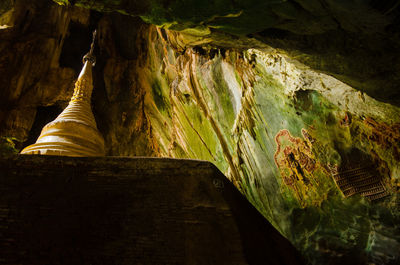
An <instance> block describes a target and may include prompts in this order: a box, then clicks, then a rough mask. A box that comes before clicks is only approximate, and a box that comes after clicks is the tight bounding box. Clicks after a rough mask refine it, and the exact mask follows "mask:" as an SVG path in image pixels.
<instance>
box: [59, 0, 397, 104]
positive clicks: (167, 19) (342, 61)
mask: <svg viewBox="0 0 400 265" xmlns="http://www.w3.org/2000/svg"><path fill="white" fill-rule="evenodd" d="M56 2H58V3H62V4H68V3H70V4H71V3H74V4H76V5H77V6H81V7H86V8H92V9H96V10H99V11H105V12H108V11H119V12H121V13H123V14H129V15H134V16H140V17H141V18H142V19H143V20H144V21H146V22H148V23H152V24H155V25H158V26H161V27H165V28H169V29H171V30H178V31H186V32H190V34H189V35H195V36H197V37H199V36H201V37H202V38H205V39H207V41H209V42H214V43H216V44H217V45H219V46H221V45H222V46H224V47H225V48H230V47H238V46H240V48H243V42H240V43H241V44H242V45H239V42H237V37H238V36H240V37H244V38H247V41H244V42H245V43H247V44H245V46H246V45H247V47H246V48H257V46H260V44H257V43H256V42H254V39H257V40H259V41H261V43H264V44H267V45H270V46H273V47H275V48H280V49H282V50H284V51H286V52H287V53H288V54H289V55H290V56H291V57H292V58H296V60H298V61H300V62H302V63H304V64H306V65H309V66H311V67H312V68H313V69H315V70H319V71H323V72H325V73H327V74H329V75H333V76H335V77H336V78H338V79H339V80H341V81H343V82H345V83H347V84H349V85H351V86H352V87H354V88H355V89H357V90H360V91H363V92H365V93H367V94H368V95H370V96H372V97H374V98H376V99H378V100H380V101H384V102H389V103H392V104H395V105H397V106H400V95H399V90H398V87H399V84H400V76H399V72H400V52H399V45H400V35H399V32H400V27H399V25H400V23H398V22H399V21H400V9H399V5H398V4H397V2H390V3H380V2H379V1H367V0H362V1H356V0H351V1H334V0H329V1H322V0H296V1H283V0H268V1H265V0H251V1H248V0H239V1H228V0H218V1H202V0H185V1H182V0H170V1H165V0H147V1H138V0H97V1H94V0H75V1H69V0H56ZM221 32H223V33H225V34H230V37H228V38H226V37H225V36H224V35H222V36H224V37H223V41H221V34H219V33H221Z"/></svg>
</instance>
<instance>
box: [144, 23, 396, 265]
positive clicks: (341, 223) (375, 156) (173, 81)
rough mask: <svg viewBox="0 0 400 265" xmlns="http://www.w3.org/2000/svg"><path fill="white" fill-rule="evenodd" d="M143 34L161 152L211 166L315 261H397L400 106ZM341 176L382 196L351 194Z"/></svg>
mask: <svg viewBox="0 0 400 265" xmlns="http://www.w3.org/2000/svg"><path fill="white" fill-rule="evenodd" d="M146 34H149V35H150V36H149V37H148V39H149V40H150V41H149V42H148V46H147V48H146V50H147V53H146V55H147V58H146V61H147V64H146V65H144V66H143V67H142V68H140V69H138V71H139V78H140V84H141V85H140V86H141V87H142V88H143V89H145V90H146V91H147V93H146V97H145V103H146V106H145V111H146V113H148V117H149V121H150V124H151V127H152V128H153V130H152V133H153V135H154V136H155V139H156V140H157V148H158V152H159V154H161V155H162V156H172V157H191V158H200V159H205V160H209V161H212V162H213V163H215V164H216V165H217V166H218V168H219V169H220V170H221V171H223V172H224V173H225V175H227V176H228V177H229V178H230V179H231V181H232V182H233V183H235V184H236V186H237V187H238V189H239V190H241V191H242V193H243V194H245V195H246V197H247V198H248V199H249V200H250V201H251V202H252V203H253V204H254V205H255V206H256V207H257V208H258V209H259V211H260V212H262V213H263V215H264V216H265V217H266V218H267V219H268V220H269V221H270V222H271V223H272V224H273V225H275V227H276V228H277V229H278V230H279V231H281V232H282V234H284V235H285V236H286V237H288V238H289V239H290V240H291V241H292V242H293V243H294V244H295V245H296V246H297V247H298V248H299V249H301V250H302V251H303V253H304V254H305V255H306V256H307V258H308V259H309V260H312V261H313V262H315V263H316V264H336V263H346V264H347V263H348V264H351V263H353V262H354V259H357V260H358V261H359V262H360V263H367V262H376V263H377V264H395V262H398V260H399V257H398V255H397V254H394V253H396V252H397V251H396V250H395V249H398V248H399V247H400V244H399V234H398V232H396V231H398V224H397V223H398V221H399V211H398V205H399V197H398V191H399V161H400V157H399V155H398V154H399V147H400V146H399V142H400V141H399V140H400V139H399V134H398V132H399V128H400V123H399V121H400V118H399V117H400V115H399V113H400V112H399V108H397V107H395V106H392V105H390V104H386V103H382V102H378V101H376V100H374V99H373V98H371V97H369V96H368V95H366V94H364V93H361V92H359V91H357V90H355V89H353V88H351V87H349V86H347V85H346V84H344V83H342V82H340V81H338V80H336V79H334V78H332V77H330V76H327V75H325V74H321V73H317V72H315V71H313V70H311V69H309V68H308V67H305V66H304V65H303V66H302V65H300V64H298V62H293V61H292V60H291V59H290V58H287V57H285V56H283V55H281V54H279V53H277V52H274V51H273V52H270V53H265V52H262V51H258V50H247V51H244V52H242V51H235V50H221V49H219V50H213V49H206V48H204V49H202V48H197V49H186V50H184V51H181V50H179V47H178V48H176V47H174V44H175V43H176V41H175V40H174V35H169V34H168V32H163V30H160V29H156V28H150V30H149V32H148V33H147V32H146ZM141 51H142V52H143V50H141ZM357 170H361V171H363V172H362V173H357V172H358V171H357ZM346 174H348V175H349V174H350V175H351V174H356V175H357V174H361V177H362V178H364V182H365V183H363V184H362V185H366V184H368V183H366V182H368V181H376V182H374V183H375V184H374V185H376V186H377V187H378V189H381V191H380V192H376V193H374V195H372V194H371V195H366V194H364V195H360V194H357V193H358V192H355V194H354V195H353V196H351V195H352V194H350V193H348V191H346V187H344V186H343V185H342V184H341V182H340V178H342V177H343V178H345V177H346ZM362 174H364V175H362ZM349 185H354V187H355V188H357V187H358V186H357V185H358V184H357V183H353V184H352V183H350V184H349ZM342 192H343V193H342ZM349 194H350V195H349ZM374 196H375V197H374ZM381 197H382V198H381ZM376 199H380V200H376Z"/></svg>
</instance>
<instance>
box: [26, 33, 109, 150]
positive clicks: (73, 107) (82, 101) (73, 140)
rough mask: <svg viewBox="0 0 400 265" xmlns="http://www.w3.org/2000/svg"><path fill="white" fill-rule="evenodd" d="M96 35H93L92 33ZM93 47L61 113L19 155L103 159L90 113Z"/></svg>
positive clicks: (99, 138)
mask: <svg viewBox="0 0 400 265" xmlns="http://www.w3.org/2000/svg"><path fill="white" fill-rule="evenodd" d="M95 33H96V32H95ZM95 33H94V35H93V43H92V46H91V49H90V52H89V53H88V54H87V55H85V57H84V58H83V63H84V65H83V68H82V71H81V73H80V75H79V77H78V80H77V81H76V83H75V89H74V94H73V96H72V98H71V100H70V102H69V104H68V106H67V107H66V108H65V109H64V111H63V112H62V113H61V114H60V115H59V116H58V117H57V118H56V119H55V120H54V121H52V122H50V123H48V124H47V125H46V126H44V127H43V129H42V132H41V133H40V136H39V138H38V139H37V141H36V143H35V144H33V145H30V146H28V147H26V148H24V149H23V150H22V151H21V154H40V155H61V156H104V155H105V151H104V139H103V137H102V136H101V134H100V132H99V131H98V129H97V125H96V121H95V119H94V116H93V113H92V109H91V104H90V101H91V96H92V90H93V79H92V67H93V66H94V64H95V57H94V56H93V44H94V38H95Z"/></svg>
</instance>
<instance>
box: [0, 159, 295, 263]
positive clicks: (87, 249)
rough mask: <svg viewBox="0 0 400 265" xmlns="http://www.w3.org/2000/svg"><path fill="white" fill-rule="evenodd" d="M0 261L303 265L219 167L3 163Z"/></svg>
mask: <svg viewBox="0 0 400 265" xmlns="http://www.w3.org/2000/svg"><path fill="white" fill-rule="evenodd" d="M0 171H1V172H2V177H1V178H0V187H1V188H0V194H1V196H0V220H1V226H0V235H1V237H0V263H1V264H30V265H33V264H285V265H288V264H302V262H301V258H300V256H299V254H298V253H297V251H296V250H295V249H294V247H293V246H292V245H291V244H290V243H289V242H288V241H287V240H286V239H285V238H284V237H283V236H281V235H280V234H279V233H278V232H277V231H276V230H275V229H274V228H273V227H272V225H271V224H269V223H268V222H267V221H266V220H265V219H264V218H263V217H262V216H261V215H260V214H259V213H258V212H257V210H256V209H255V208H254V207H253V206H252V205H251V204H250V203H249V202H248V201H247V200H246V199H245V198H244V197H242V195H241V194H240V193H239V192H238V191H237V190H236V188H235V187H234V186H233V185H232V184H231V183H230V182H229V181H228V180H227V179H226V178H225V177H224V176H223V175H222V174H221V172H219V170H218V169H217V168H216V167H215V166H213V165H212V164H211V163H208V162H203V161H198V160H177V159H157V158H115V157H104V158H83V159H82V158H80V159H76V158H68V157H49V156H16V157H13V158H9V159H1V160H0Z"/></svg>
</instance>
